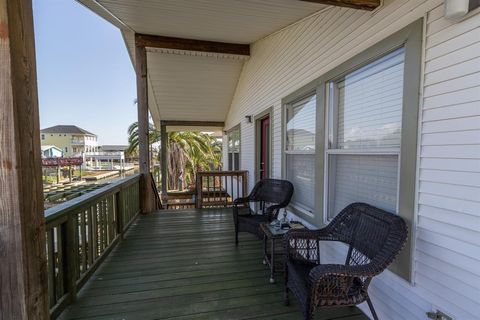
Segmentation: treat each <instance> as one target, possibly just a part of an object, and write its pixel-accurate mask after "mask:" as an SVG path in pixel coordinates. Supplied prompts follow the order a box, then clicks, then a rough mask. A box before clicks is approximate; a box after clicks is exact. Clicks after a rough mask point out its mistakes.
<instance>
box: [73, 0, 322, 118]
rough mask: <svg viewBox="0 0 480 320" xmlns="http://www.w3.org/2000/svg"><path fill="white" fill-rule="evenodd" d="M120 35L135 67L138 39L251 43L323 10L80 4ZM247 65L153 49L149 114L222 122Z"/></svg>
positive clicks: (102, 0) (260, 3)
mask: <svg viewBox="0 0 480 320" xmlns="http://www.w3.org/2000/svg"><path fill="white" fill-rule="evenodd" d="M78 1H79V2H81V3H82V4H83V5H85V6H86V7H87V8H89V9H91V10H92V11H94V12H95V13H97V14H98V15H100V16H101V17H103V18H105V19H107V20H108V21H110V22H111V23H112V24H114V25H115V26H117V27H119V28H120V30H121V31H122V35H123V37H124V40H125V43H126V45H127V48H128V50H129V54H130V57H131V59H132V63H133V64H134V63H135V61H134V57H135V54H134V47H135V39H134V34H135V33H143V34H151V35H161V36H170V37H178V38H187V39H197V40H208V41H220V42H228V43H242V44H249V43H253V42H255V41H257V40H259V39H261V38H263V37H265V36H267V35H269V34H271V33H274V32H275V31H278V30H280V29H282V28H284V27H286V26H288V25H290V24H292V23H295V22H296V21H299V20H301V19H302V18H305V17H307V16H309V15H311V14H313V13H315V12H317V11H319V10H322V9H324V8H326V6H324V5H319V4H315V3H309V2H302V1H298V0H142V1H139V0H78ZM243 62H244V60H243V59H242V58H239V57H235V56H226V55H218V54H201V53H195V52H194V53H190V54H188V53H186V52H182V51H174V50H158V49H149V50H148V54H147V66H148V81H149V85H148V90H149V109H150V113H151V115H152V117H153V120H154V122H155V124H156V125H157V126H158V125H159V123H160V120H185V121H187V120H188V121H224V120H225V118H226V115H227V112H228V109H229V107H230V104H231V101H232V98H233V94H234V92H235V88H236V85H237V81H238V78H239V76H240V73H241V70H242V67H243Z"/></svg>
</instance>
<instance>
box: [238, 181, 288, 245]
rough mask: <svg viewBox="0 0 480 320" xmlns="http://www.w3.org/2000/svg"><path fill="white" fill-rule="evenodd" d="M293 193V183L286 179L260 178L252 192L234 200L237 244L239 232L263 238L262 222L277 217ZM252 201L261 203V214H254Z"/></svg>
mask: <svg viewBox="0 0 480 320" xmlns="http://www.w3.org/2000/svg"><path fill="white" fill-rule="evenodd" d="M292 195H293V185H292V183H291V182H289V181H286V180H277V179H263V180H260V181H259V182H258V183H257V184H256V185H255V187H254V188H253V190H252V192H250V194H249V195H248V196H247V197H245V198H237V199H235V201H234V202H233V220H234V223H235V244H236V245H238V233H239V232H242V231H245V232H250V233H253V234H254V235H256V236H257V237H258V238H260V239H262V238H263V233H262V231H261V230H260V223H262V222H270V221H272V220H273V219H275V218H276V217H277V215H278V212H279V210H280V209H281V208H285V207H286V206H287V205H288V204H289V203H290V199H291V198H292ZM251 202H258V203H259V204H260V209H261V214H253V213H252V211H251V209H250V205H249V204H250V203H251Z"/></svg>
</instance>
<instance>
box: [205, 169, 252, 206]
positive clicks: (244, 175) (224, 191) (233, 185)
mask: <svg viewBox="0 0 480 320" xmlns="http://www.w3.org/2000/svg"><path fill="white" fill-rule="evenodd" d="M247 179H248V171H199V172H197V184H196V189H197V197H196V207H197V208H216V207H227V206H230V205H232V203H233V200H235V199H236V198H239V197H246V196H247V192H248V191H247V190H248V183H247Z"/></svg>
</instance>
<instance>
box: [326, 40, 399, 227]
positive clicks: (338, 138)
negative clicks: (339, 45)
mask: <svg viewBox="0 0 480 320" xmlns="http://www.w3.org/2000/svg"><path fill="white" fill-rule="evenodd" d="M404 64H405V49H404V48H403V47H402V48H400V49H397V50H395V51H394V52H391V53H389V54H387V55H385V56H384V57H382V58H379V59H377V60H376V61H374V62H371V63H369V64H368V65H366V66H364V67H361V68H360V69H358V70H356V71H353V72H350V73H348V74H346V75H344V76H343V77H341V78H340V79H336V80H335V81H332V82H329V83H328V84H327V86H328V90H327V106H328V111H327V115H328V126H327V127H328V128H327V130H328V142H327V149H326V154H327V156H326V168H327V190H326V193H327V196H326V199H327V202H326V204H327V211H326V212H327V219H332V218H333V217H334V216H335V215H337V214H338V213H339V212H340V211H341V210H342V209H343V208H345V207H346V206H347V205H348V204H350V203H352V202H366V203H369V204H371V205H374V206H376V207H379V208H382V209H384V210H387V211H389V212H397V201H398V197H397V195H398V171H399V159H400V141H401V129H402V128H401V127H402V105H403V82H404V81H403V79H404V67H405V65H404ZM359 186H361V187H359Z"/></svg>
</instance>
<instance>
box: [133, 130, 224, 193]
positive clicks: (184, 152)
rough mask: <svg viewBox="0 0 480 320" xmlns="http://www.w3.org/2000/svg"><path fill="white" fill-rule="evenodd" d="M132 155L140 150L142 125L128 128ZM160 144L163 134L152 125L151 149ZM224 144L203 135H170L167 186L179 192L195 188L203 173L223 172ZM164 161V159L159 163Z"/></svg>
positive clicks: (187, 132) (200, 133) (194, 133)
mask: <svg viewBox="0 0 480 320" xmlns="http://www.w3.org/2000/svg"><path fill="white" fill-rule="evenodd" d="M128 135H129V138H128V142H129V148H128V149H127V152H128V153H131V152H134V150H136V149H138V124H137V123H136V122H135V123H133V124H132V125H131V126H130V127H129V128H128ZM159 142H160V133H159V132H158V131H157V130H156V129H155V127H154V126H153V125H152V124H150V125H149V143H150V145H152V144H155V143H159ZM221 151H222V147H221V143H220V141H218V140H217V139H216V138H215V137H212V136H211V135H209V134H206V133H202V132H191V131H185V132H184V131H182V132H169V133H168V159H167V172H168V177H167V178H168V179H167V185H168V189H169V190H179V189H183V188H184V187H187V186H190V185H192V184H194V182H195V179H196V173H197V171H199V170H213V169H215V170H216V169H220V168H221V165H222V159H221V158H222V152H221ZM159 160H160V159H159Z"/></svg>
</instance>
